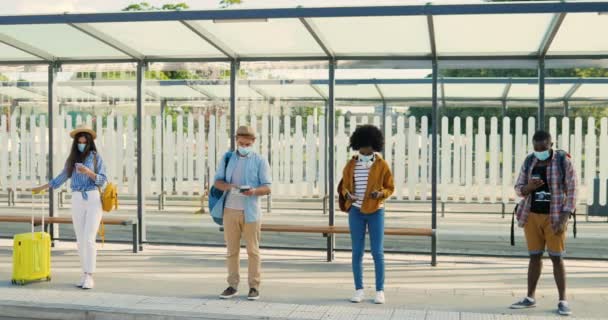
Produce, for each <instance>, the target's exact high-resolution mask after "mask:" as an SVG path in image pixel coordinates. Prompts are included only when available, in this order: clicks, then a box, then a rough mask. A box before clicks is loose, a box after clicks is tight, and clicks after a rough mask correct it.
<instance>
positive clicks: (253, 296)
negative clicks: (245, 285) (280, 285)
mask: <svg viewBox="0 0 608 320" xmlns="http://www.w3.org/2000/svg"><path fill="white" fill-rule="evenodd" d="M259 298H260V292H259V291H258V290H257V289H254V288H251V289H249V295H247V299H248V300H258V299H259Z"/></svg>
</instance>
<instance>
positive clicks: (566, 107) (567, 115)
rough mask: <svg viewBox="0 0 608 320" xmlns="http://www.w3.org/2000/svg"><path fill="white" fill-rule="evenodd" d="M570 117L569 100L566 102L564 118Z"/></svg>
mask: <svg viewBox="0 0 608 320" xmlns="http://www.w3.org/2000/svg"><path fill="white" fill-rule="evenodd" d="M569 116H570V103H569V102H568V100H566V101H564V117H566V118H567V117H569Z"/></svg>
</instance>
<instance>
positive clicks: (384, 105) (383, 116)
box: [381, 99, 386, 158]
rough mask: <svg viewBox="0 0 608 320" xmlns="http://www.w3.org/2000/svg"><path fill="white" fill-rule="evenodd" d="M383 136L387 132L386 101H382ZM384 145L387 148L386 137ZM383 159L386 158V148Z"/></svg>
mask: <svg viewBox="0 0 608 320" xmlns="http://www.w3.org/2000/svg"><path fill="white" fill-rule="evenodd" d="M381 123H382V134H383V136H384V133H385V132H386V101H385V100H384V99H383V100H382V120H381ZM384 145H385V146H386V137H384ZM382 157H383V158H386V148H385V149H382Z"/></svg>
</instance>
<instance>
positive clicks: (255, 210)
mask: <svg viewBox="0 0 608 320" xmlns="http://www.w3.org/2000/svg"><path fill="white" fill-rule="evenodd" d="M230 155H231V156H230V161H229V162H228V166H226V167H225V161H224V159H225V158H224V157H222V160H221V161H220V163H219V165H218V168H217V171H216V173H215V178H214V179H213V181H214V182H215V181H218V180H223V181H226V182H228V183H231V181H232V173H233V172H234V168H235V167H236V162H237V157H238V155H237V154H236V152H231V153H230ZM225 156H226V155H225ZM246 159H247V162H246V164H245V170H244V172H245V173H246V176H245V177H244V181H245V182H244V184H245V185H248V186H251V187H253V188H259V187H261V186H270V184H271V183H272V178H271V177H270V165H269V164H268V160H266V158H264V157H262V156H261V155H259V154H257V153H254V152H252V153H250V154H249V155H247V157H246ZM224 168H225V170H224ZM227 195H228V191H225V192H224V194H223V195H222V198H221V199H220V201H218V204H217V205H216V206H215V207H213V209H212V210H211V216H212V217H215V218H222V216H223V214H224V200H225V199H226V196H227ZM261 217H262V210H261V208H260V201H259V197H247V198H246V199H245V223H252V222H256V221H258V220H260V218H261Z"/></svg>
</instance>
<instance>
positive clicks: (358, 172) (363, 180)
mask: <svg viewBox="0 0 608 320" xmlns="http://www.w3.org/2000/svg"><path fill="white" fill-rule="evenodd" d="M375 158H376V157H374V158H372V161H369V162H364V161H361V160H357V162H356V163H355V172H354V178H355V194H354V196H355V197H357V201H355V202H354V203H353V206H355V207H357V208H361V206H362V205H363V198H364V197H365V191H366V190H367V179H368V178H369V169H370V168H371V166H372V164H373V163H374V160H375Z"/></svg>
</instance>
